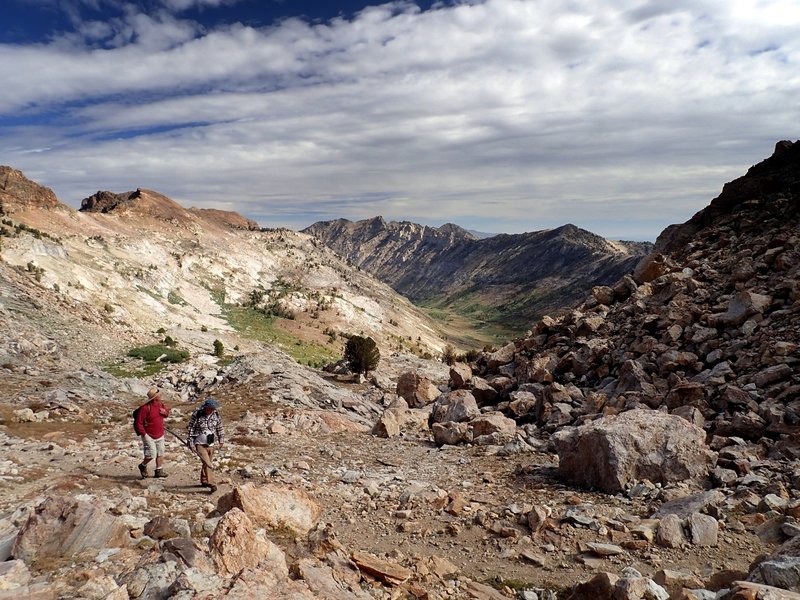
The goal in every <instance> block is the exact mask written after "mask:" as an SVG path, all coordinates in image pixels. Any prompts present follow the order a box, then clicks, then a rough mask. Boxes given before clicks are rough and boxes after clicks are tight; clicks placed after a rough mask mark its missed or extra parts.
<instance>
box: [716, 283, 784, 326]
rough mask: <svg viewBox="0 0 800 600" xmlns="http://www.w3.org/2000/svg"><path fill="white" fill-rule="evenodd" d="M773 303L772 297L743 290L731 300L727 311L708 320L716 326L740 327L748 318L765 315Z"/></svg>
mask: <svg viewBox="0 0 800 600" xmlns="http://www.w3.org/2000/svg"><path fill="white" fill-rule="evenodd" d="M771 303H772V298H771V297H770V296H765V295H763V294H756V293H755V292H750V291H747V290H742V291H740V292H737V293H736V294H735V295H734V296H733V298H731V301H730V303H729V304H728V310H727V311H725V312H724V313H718V314H715V315H710V316H709V318H708V320H709V322H710V323H711V324H712V325H715V326H725V327H738V326H739V325H741V324H742V323H744V322H745V321H746V320H747V318H748V317H751V316H753V315H755V314H759V313H763V312H764V310H766V308H768V307H769V305H770V304H771Z"/></svg>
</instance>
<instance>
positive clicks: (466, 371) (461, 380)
mask: <svg viewBox="0 0 800 600" xmlns="http://www.w3.org/2000/svg"><path fill="white" fill-rule="evenodd" d="M471 382H472V369H471V368H470V366H469V365H467V364H464V363H458V362H457V363H455V364H454V365H453V366H452V367H450V387H451V388H454V389H458V388H462V387H466V386H467V385H469V384H470V383H471Z"/></svg>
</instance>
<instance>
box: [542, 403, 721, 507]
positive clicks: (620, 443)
mask: <svg viewBox="0 0 800 600" xmlns="http://www.w3.org/2000/svg"><path fill="white" fill-rule="evenodd" d="M552 439H553V442H554V444H555V446H556V451H557V452H558V456H559V467H558V471H559V475H560V476H561V477H563V478H564V479H565V480H567V481H569V482H572V483H575V484H578V485H582V486H585V487H590V488H597V489H600V490H603V491H607V492H612V493H613V492H619V491H623V490H625V489H627V488H628V487H629V486H631V485H633V484H634V483H636V482H637V481H641V480H643V479H649V480H650V481H653V482H654V483H668V482H671V481H682V480H685V479H690V478H692V477H697V476H700V475H705V474H707V473H708V470H709V469H710V468H711V467H713V464H714V462H715V460H716V454H715V453H713V452H712V451H711V450H709V449H708V447H707V446H706V445H705V432H704V431H703V430H702V429H700V428H699V427H696V426H694V425H692V424H690V423H689V422H687V421H686V420H684V419H681V418H680V417H677V416H674V415H668V414H664V413H661V412H658V411H652V410H646V409H639V410H631V411H628V412H625V413H622V414H620V415H618V416H613V417H603V418H602V419H598V420H596V421H592V422H590V423H587V424H585V425H581V426H580V427H569V428H564V429H562V430H561V431H558V432H556V434H555V435H553V438H552Z"/></svg>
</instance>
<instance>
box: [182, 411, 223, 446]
mask: <svg viewBox="0 0 800 600" xmlns="http://www.w3.org/2000/svg"><path fill="white" fill-rule="evenodd" d="M187 431H188V439H187V441H188V442H189V445H193V444H197V443H198V441H199V440H198V436H201V435H208V434H209V433H213V434H214V441H213V442H212V443H220V444H222V443H223V442H224V441H225V432H224V431H223V429H222V418H221V417H220V416H219V412H218V411H216V410H215V411H214V412H212V413H211V414H210V415H207V414H205V410H203V408H198V409H197V410H195V411H194V412H193V413H192V417H191V418H190V419H189V426H188V428H187ZM200 445H201V446H208V445H210V444H200Z"/></svg>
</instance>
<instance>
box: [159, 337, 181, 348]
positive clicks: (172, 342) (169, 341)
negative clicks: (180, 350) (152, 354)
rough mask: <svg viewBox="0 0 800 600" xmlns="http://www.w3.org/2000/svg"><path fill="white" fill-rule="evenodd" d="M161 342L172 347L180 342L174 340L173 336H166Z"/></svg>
mask: <svg viewBox="0 0 800 600" xmlns="http://www.w3.org/2000/svg"><path fill="white" fill-rule="evenodd" d="M161 343H162V344H164V345H165V346H170V347H172V346H176V345H177V344H178V342H176V341H175V340H173V339H172V337H171V336H167V337H165V338H164V340H163V341H162V342H161Z"/></svg>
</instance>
